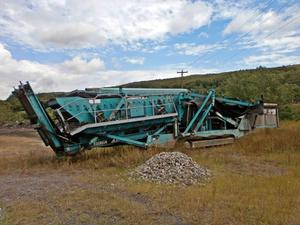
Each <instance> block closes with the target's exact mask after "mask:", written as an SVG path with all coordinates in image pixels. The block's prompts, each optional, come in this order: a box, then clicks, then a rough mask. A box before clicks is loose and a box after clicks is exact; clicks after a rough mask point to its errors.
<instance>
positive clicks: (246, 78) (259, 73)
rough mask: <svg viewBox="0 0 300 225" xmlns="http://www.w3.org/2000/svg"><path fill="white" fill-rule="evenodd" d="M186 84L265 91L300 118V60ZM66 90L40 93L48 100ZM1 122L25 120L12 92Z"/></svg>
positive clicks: (147, 84) (235, 93)
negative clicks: (298, 62) (299, 61)
mask: <svg viewBox="0 0 300 225" xmlns="http://www.w3.org/2000/svg"><path fill="white" fill-rule="evenodd" d="M180 86H181V79H180V78H170V79H159V80H151V81H141V82H134V83H129V84H124V85H122V87H132V88H137V87H139V88H179V87H180ZM183 87H184V88H188V89H191V90H194V91H196V92H200V93H205V92H206V91H207V90H209V89H211V88H214V89H216V92H217V94H218V95H225V96H231V97H237V98H241V99H245V100H252V101H253V100H256V99H258V98H260V97H261V95H263V97H264V100H265V101H266V102H276V103H278V104H279V105H280V117H281V119H290V120H300V104H299V103H300V64H299V65H292V66H282V67H276V68H264V67H259V68H256V69H248V70H239V71H233V72H225V73H218V74H205V75H199V74H195V75H190V76H186V77H184V78H183ZM62 94H63V93H41V94H39V95H38V96H39V98H40V99H41V100H42V101H44V102H45V101H47V100H48V99H50V98H53V97H55V96H58V95H62ZM0 112H1V113H0V124H1V123H15V122H16V121H18V122H26V115H25V113H24V112H23V111H22V106H21V105H20V103H19V102H18V101H17V99H16V98H15V97H13V96H10V97H9V98H8V99H7V100H6V101H0Z"/></svg>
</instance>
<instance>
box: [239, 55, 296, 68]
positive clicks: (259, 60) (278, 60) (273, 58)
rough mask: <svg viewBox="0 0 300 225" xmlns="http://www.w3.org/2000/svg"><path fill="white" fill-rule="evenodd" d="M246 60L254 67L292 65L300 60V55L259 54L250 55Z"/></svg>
mask: <svg viewBox="0 0 300 225" xmlns="http://www.w3.org/2000/svg"><path fill="white" fill-rule="evenodd" d="M244 62H245V63H246V64H247V65H250V66H252V67H257V66H274V65H277V66H282V65H291V64H296V63H299V62H300V55H289V56H286V55H284V54H278V53H271V54H264V55H257V56H249V57H247V58H245V59H244Z"/></svg>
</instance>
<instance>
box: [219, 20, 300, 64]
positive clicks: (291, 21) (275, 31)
mask: <svg viewBox="0 0 300 225" xmlns="http://www.w3.org/2000/svg"><path fill="white" fill-rule="evenodd" d="M298 18H300V16H297V17H295V18H294V19H292V20H290V21H287V22H286V23H284V24H282V25H281V26H280V27H279V28H278V29H275V30H273V31H272V32H271V33H269V34H267V35H266V36H265V37H263V38H261V39H266V38H268V37H270V36H271V35H273V34H275V33H277V32H278V31H280V30H281V28H284V27H285V26H287V25H289V24H291V23H293V22H294V21H296V20H297V19H298ZM252 47H253V46H252ZM243 50H244V49H241V51H239V52H238V53H237V54H234V55H233V56H232V57H230V58H229V59H228V60H227V63H228V62H229V61H230V60H232V59H233V58H235V57H236V56H239V55H240V54H241V52H242V51H243ZM227 63H225V64H227Z"/></svg>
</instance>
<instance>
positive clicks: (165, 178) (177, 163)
mask: <svg viewBox="0 0 300 225" xmlns="http://www.w3.org/2000/svg"><path fill="white" fill-rule="evenodd" d="M130 176H131V177H132V178H135V179H140V180H146V181H152V182H157V183H168V184H185V185H191V184H195V183H199V182H205V181H207V180H208V179H209V178H210V177H211V172H210V171H209V170H208V169H206V168H203V167H201V166H200V165H198V164H197V163H196V162H195V161H193V159H192V158H191V157H189V156H187V155H185V154H183V153H181V152H162V153H159V154H157V155H154V156H153V157H152V158H150V159H149V160H147V161H146V162H145V163H144V164H142V165H140V166H138V167H137V168H136V169H135V170H134V171H132V172H131V173H130Z"/></svg>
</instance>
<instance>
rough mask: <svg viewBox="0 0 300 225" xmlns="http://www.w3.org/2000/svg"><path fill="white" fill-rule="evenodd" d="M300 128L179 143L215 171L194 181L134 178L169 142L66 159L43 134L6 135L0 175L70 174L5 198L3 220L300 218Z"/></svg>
mask: <svg viewBox="0 0 300 225" xmlns="http://www.w3.org/2000/svg"><path fill="white" fill-rule="evenodd" d="M299 136H300V122H297V123H295V122H294V123H290V122H285V123H283V124H282V125H281V127H280V128H279V129H267V130H257V131H256V132H255V133H253V134H251V135H248V136H246V137H244V138H242V139H240V140H238V141H237V142H236V143H235V144H233V145H228V146H223V147H218V148H208V149H201V150H200V149H195V150H184V149H179V150H182V151H183V152H185V153H187V154H188V155H190V156H191V157H192V158H193V159H194V160H196V161H197V162H199V163H200V164H201V165H204V166H207V167H208V168H209V169H211V170H212V171H213V172H214V178H213V179H212V181H211V182H210V183H208V184H206V185H205V186H201V185H194V186H187V187H182V186H173V185H158V184H152V183H143V182H134V181H131V180H128V178H127V173H128V170H130V169H132V168H133V167H135V166H136V165H138V164H140V163H142V162H143V161H145V160H146V159H148V158H149V157H151V156H152V155H153V154H155V153H157V152H159V151H162V150H161V149H152V150H151V151H140V150H137V149H134V148H131V147H122V148H121V147H119V148H114V149H105V150H103V149H99V150H95V151H91V152H86V153H84V154H82V155H81V156H78V157H76V158H65V159H62V160H59V159H56V158H55V157H53V153H52V152H51V151H50V150H49V149H48V148H45V147H43V146H41V144H40V141H39V140H38V139H34V138H32V137H22V138H19V137H13V136H9V137H7V136H0V172H1V174H2V175H0V177H1V176H2V177H4V178H5V176H7V174H10V175H11V174H16V176H21V177H23V176H26V179H27V178H28V179H32V178H33V177H34V179H37V180H40V177H43V178H45V177H47V176H48V174H63V175H65V176H68V177H70V180H68V181H67V184H68V185H65V186H62V185H60V184H59V183H60V182H61V181H62V179H65V178H61V179H58V178H50V177H49V179H53V183H57V189H51V190H48V191H45V190H47V186H46V185H45V183H42V182H40V183H37V185H40V188H41V190H39V189H37V190H34V191H36V192H38V193H37V194H36V195H35V196H37V197H34V198H32V196H31V195H30V196H29V195H26V194H25V195H24V194H23V196H21V197H19V198H13V196H12V198H11V199H10V201H9V202H7V201H2V202H1V198H0V207H1V208H2V209H4V213H2V214H3V215H2V217H1V216H0V223H1V222H2V224H278V225H279V224H289V225H290V224H295V225H296V224H300V142H299ZM12 143H14V144H12ZM41 149H42V150H41ZM20 174H21V175H20ZM50 181H51V180H50ZM0 182H1V180H0ZM51 182H52V181H51ZM16 185H20V186H21V187H22V183H16ZM23 187H24V189H28V186H25V185H24V186H23ZM12 188H13V187H12ZM62 188H63V189H62ZM38 190H39V191H38ZM58 190H61V191H58ZM0 191H1V183H0ZM17 194H18V192H17V191H16V195H17ZM0 197H1V193H0ZM17 197H18V196H17Z"/></svg>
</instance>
